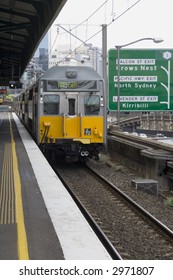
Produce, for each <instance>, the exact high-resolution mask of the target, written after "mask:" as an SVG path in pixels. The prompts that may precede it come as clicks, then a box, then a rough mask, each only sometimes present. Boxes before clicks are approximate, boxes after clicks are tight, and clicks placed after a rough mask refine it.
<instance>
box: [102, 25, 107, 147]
mask: <svg viewBox="0 0 173 280" xmlns="http://www.w3.org/2000/svg"><path fill="white" fill-rule="evenodd" d="M102 77H103V79H104V127H105V131H104V143H105V149H106V150H107V139H106V137H107V25H106V24H103V25H102Z"/></svg>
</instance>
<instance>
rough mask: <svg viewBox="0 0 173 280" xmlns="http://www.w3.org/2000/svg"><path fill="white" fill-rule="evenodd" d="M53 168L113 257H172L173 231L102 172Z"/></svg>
mask: <svg viewBox="0 0 173 280" xmlns="http://www.w3.org/2000/svg"><path fill="white" fill-rule="evenodd" d="M54 169H56V172H57V173H58V174H59V176H60V178H61V179H62V181H63V182H64V183H65V184H66V185H67V188H68V190H69V192H70V193H71V194H72V196H73V198H74V199H75V201H76V202H77V203H78V205H82V209H83V210H82V211H83V213H84V215H85V216H86V215H87V216H89V217H90V220H89V223H90V224H91V225H92V226H93V227H94V230H95V231H96V234H97V235H98V236H99V238H100V240H101V242H103V243H104V245H105V247H106V248H108V251H109V252H110V254H111V256H112V258H113V259H126V260H127V259H129V260H130V259H137V260H138V259H152V260H164V259H171V260H172V259H173V232H172V231H171V230H170V229H169V228H167V227H166V226H165V225H164V224H162V223H161V222H159V221H158V220H157V219H156V218H154V217H153V216H152V215H150V214H149V213H148V212H147V211H145V209H144V208H142V207H140V206H139V205H138V204H137V203H135V202H134V201H133V200H132V199H130V198H129V197H128V196H127V195H125V194H124V193H123V192H122V191H120V190H119V189H118V188H117V187H115V186H114V185H113V184H111V183H110V182H108V181H107V180H106V179H105V178H104V177H103V176H100V174H98V173H96V172H94V171H93V170H91V169H89V168H88V167H86V166H80V165H74V164H73V165H66V166H56V167H55V166H54ZM80 207H81V206H80ZM108 245H109V246H110V247H109V246H108ZM107 246H108V247H107Z"/></svg>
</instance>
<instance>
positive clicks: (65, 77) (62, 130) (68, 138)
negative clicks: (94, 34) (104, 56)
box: [14, 66, 105, 161]
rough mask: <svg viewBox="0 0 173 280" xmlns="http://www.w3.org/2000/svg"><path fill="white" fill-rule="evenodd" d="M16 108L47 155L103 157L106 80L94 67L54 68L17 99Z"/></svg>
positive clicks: (72, 157) (76, 158)
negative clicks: (101, 153)
mask: <svg viewBox="0 0 173 280" xmlns="http://www.w3.org/2000/svg"><path fill="white" fill-rule="evenodd" d="M14 108H15V112H16V114H17V115H18V116H19V118H20V119H21V120H22V122H23V123H24V124H25V126H26V127H27V129H28V130H29V131H30V133H31V134H32V136H33V137H34V139H35V141H36V143H37V144H38V145H39V146H40V148H41V149H42V150H43V152H44V153H45V154H46V155H47V156H51V157H53V158H55V157H57V156H58V154H62V155H63V156H64V157H65V158H66V159H72V160H74V161H78V160H79V161H80V160H83V159H85V158H92V157H94V158H95V159H98V158H99V153H100V150H101V149H102V147H103V145H104V143H105V125H104V115H105V113H104V111H105V109H104V108H105V107H104V82H103V79H102V78H101V77H100V75H98V73H97V72H96V71H95V70H94V69H93V68H91V67H86V66H55V67H52V68H50V69H49V70H48V71H47V72H46V73H44V74H43V75H42V76H41V77H40V78H39V80H38V81H37V82H36V83H35V84H33V85H32V86H30V87H29V88H27V89H25V90H22V91H21V93H20V94H19V95H18V96H17V97H16V98H14Z"/></svg>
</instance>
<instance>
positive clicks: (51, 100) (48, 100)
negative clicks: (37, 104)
mask: <svg viewBox="0 0 173 280" xmlns="http://www.w3.org/2000/svg"><path fill="white" fill-rule="evenodd" d="M43 104H44V114H45V115H57V114H59V95H55V94H50V95H44V96H43Z"/></svg>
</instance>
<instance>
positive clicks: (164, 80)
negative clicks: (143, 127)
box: [108, 49, 173, 111]
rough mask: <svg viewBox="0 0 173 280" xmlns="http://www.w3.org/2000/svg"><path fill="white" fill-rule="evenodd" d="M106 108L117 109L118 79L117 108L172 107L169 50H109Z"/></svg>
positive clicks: (172, 58)
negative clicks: (118, 51)
mask: <svg viewBox="0 0 173 280" xmlns="http://www.w3.org/2000/svg"><path fill="white" fill-rule="evenodd" d="M108 62H109V65H108V67H109V71H108V75H109V89H108V90H109V96H108V98H109V100H108V109H109V110H110V111H116V110H117V107H118V106H117V100H118V80H119V96H120V111H172V110H173V50H170V49H166V50H164V49H152V50H151V49H145V50H144V49H128V50H127V49H126V50H125V49H120V56H119V67H120V69H119V70H120V71H119V76H118V59H117V50H116V49H111V50H109V61H108Z"/></svg>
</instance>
